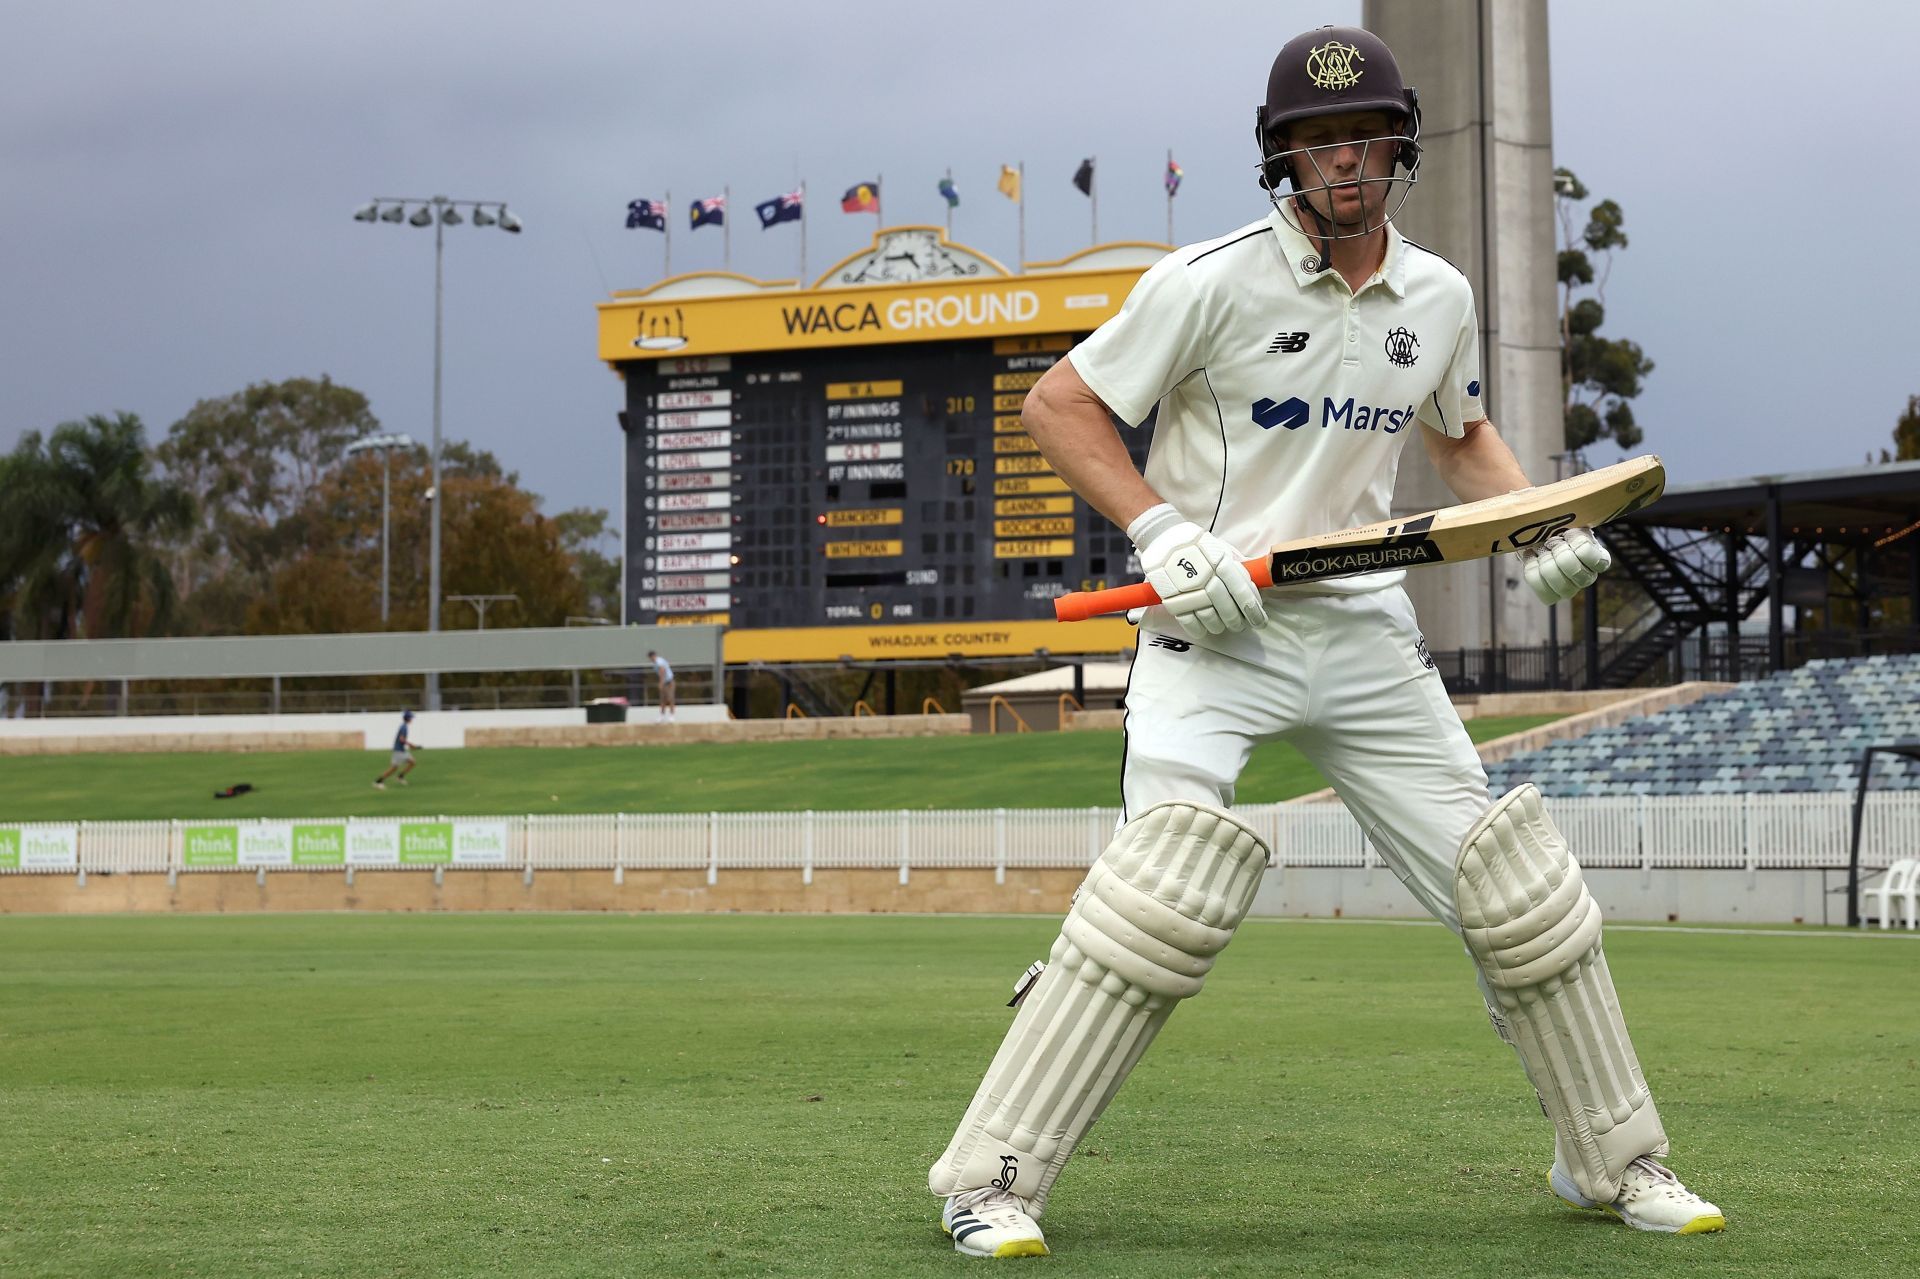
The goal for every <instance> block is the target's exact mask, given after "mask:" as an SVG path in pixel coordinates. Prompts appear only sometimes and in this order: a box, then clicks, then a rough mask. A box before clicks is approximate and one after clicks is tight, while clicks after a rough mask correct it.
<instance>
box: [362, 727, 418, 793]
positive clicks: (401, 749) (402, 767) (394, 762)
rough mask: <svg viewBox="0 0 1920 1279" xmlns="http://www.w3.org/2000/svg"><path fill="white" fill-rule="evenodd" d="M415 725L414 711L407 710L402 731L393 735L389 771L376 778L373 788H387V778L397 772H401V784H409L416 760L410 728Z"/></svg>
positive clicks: (388, 764)
mask: <svg viewBox="0 0 1920 1279" xmlns="http://www.w3.org/2000/svg"><path fill="white" fill-rule="evenodd" d="M412 727H413V712H412V711H406V712H404V713H403V714H402V715H401V716H400V731H399V732H397V733H395V734H394V735H393V756H392V758H391V759H390V760H389V761H388V763H387V771H386V772H384V773H382V774H380V776H378V777H376V778H374V780H373V788H374V789H375V790H385V789H386V788H387V779H388V778H389V777H392V776H393V775H394V774H395V773H396V772H397V773H399V774H400V784H401V785H402V786H405V785H406V784H407V774H408V773H411V772H412V771H413V766H414V764H415V763H416V761H415V760H414V758H413V741H412V739H411V737H410V735H409V730H411V729H412Z"/></svg>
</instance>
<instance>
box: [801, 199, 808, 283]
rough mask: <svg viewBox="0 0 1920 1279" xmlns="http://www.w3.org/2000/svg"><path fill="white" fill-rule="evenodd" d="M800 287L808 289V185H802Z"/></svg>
mask: <svg viewBox="0 0 1920 1279" xmlns="http://www.w3.org/2000/svg"><path fill="white" fill-rule="evenodd" d="M800 287H801V288H803V289H804V288H806V287H807V184H806V183H804V182H802V183H801V184H800Z"/></svg>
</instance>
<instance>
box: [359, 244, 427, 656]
mask: <svg viewBox="0 0 1920 1279" xmlns="http://www.w3.org/2000/svg"><path fill="white" fill-rule="evenodd" d="M368 207H372V206H368ZM354 216H355V217H359V216H360V215H359V214H357V213H356V214H355V215H354ZM412 447H413V437H412V436H410V435H369V436H368V437H367V438H366V439H364V440H355V441H354V442H353V443H351V444H349V445H347V447H346V454H347V456H348V457H352V456H354V455H355V454H357V453H378V454H380V457H381V461H382V463H383V464H384V465H383V467H382V470H381V474H380V622H381V624H382V625H385V624H386V620H387V612H388V598H389V597H388V590H387V588H388V584H389V582H391V580H392V574H391V571H390V570H391V566H392V558H391V556H392V552H391V548H390V546H389V537H390V534H391V532H392V527H393V522H392V510H393V451H394V450H395V449H410V448H412Z"/></svg>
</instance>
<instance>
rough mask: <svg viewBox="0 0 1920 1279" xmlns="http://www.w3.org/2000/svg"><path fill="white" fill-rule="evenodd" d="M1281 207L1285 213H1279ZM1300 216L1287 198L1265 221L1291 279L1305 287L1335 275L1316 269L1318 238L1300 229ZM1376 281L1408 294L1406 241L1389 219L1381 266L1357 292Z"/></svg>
mask: <svg viewBox="0 0 1920 1279" xmlns="http://www.w3.org/2000/svg"><path fill="white" fill-rule="evenodd" d="M1282 208H1284V209H1285V212H1282ZM1299 216H1300V215H1299V213H1298V212H1297V211H1296V210H1295V209H1294V207H1293V201H1292V200H1291V199H1286V200H1283V201H1282V204H1281V206H1280V207H1276V208H1274V209H1273V210H1272V211H1271V212H1270V213H1268V214H1267V222H1268V224H1269V225H1270V226H1272V227H1273V233H1274V239H1275V242H1276V243H1277V244H1278V246H1279V249H1280V254H1281V256H1282V257H1284V258H1285V259H1286V260H1287V269H1288V270H1290V271H1292V272H1293V278H1294V281H1295V282H1296V283H1297V284H1299V286H1300V287H1301V288H1303V289H1305V288H1311V287H1312V286H1313V285H1315V284H1317V283H1319V282H1320V281H1322V280H1326V279H1329V278H1337V277H1336V276H1335V273H1334V272H1333V271H1331V270H1327V271H1322V270H1320V269H1319V266H1320V241H1319V240H1317V239H1315V238H1313V237H1311V236H1309V235H1308V234H1307V233H1306V232H1305V231H1302V230H1301V229H1300V224H1299V221H1298V218H1299ZM1308 263H1311V265H1307V264H1308ZM1376 281H1378V282H1381V283H1384V284H1385V285H1386V286H1387V288H1388V289H1390V290H1391V291H1392V292H1393V295H1394V296H1395V297H1398V298H1404V297H1406V296H1407V253H1406V241H1405V240H1404V239H1403V238H1402V237H1401V235H1400V228H1399V227H1396V226H1395V225H1394V224H1393V223H1391V222H1389V223H1387V254H1386V257H1385V258H1384V259H1382V260H1381V263H1380V269H1379V270H1377V271H1375V272H1374V273H1373V275H1372V276H1371V277H1369V278H1368V280H1367V282H1366V283H1365V284H1363V285H1361V286H1360V290H1359V291H1360V292H1365V291H1366V290H1367V289H1369V288H1372V287H1373V285H1374V283H1375V282H1376Z"/></svg>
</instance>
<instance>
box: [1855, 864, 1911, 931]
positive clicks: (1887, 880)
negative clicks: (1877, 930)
mask: <svg viewBox="0 0 1920 1279" xmlns="http://www.w3.org/2000/svg"><path fill="white" fill-rule="evenodd" d="M1917 878H1920V860H1916V859H1914V858H1912V857H1902V858H1901V859H1900V860H1899V861H1897V862H1895V863H1894V864H1893V865H1891V866H1889V867H1887V873H1886V874H1884V875H1882V876H1881V877H1880V882H1879V883H1878V884H1875V885H1874V886H1873V887H1872V888H1869V889H1867V890H1866V896H1867V898H1868V899H1869V900H1871V899H1873V898H1875V897H1878V898H1879V899H1880V909H1879V912H1878V915H1879V919H1880V927H1881V928H1883V929H1887V928H1891V927H1893V923H1892V920H1893V908H1894V899H1895V898H1896V897H1897V898H1899V899H1900V905H1901V907H1902V908H1903V909H1904V910H1905V911H1906V921H1907V927H1908V928H1909V929H1912V928H1913V927H1914V926H1915V905H1916V903H1915V901H1914V898H1915V895H1916V892H1920V883H1916V879H1917Z"/></svg>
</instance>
